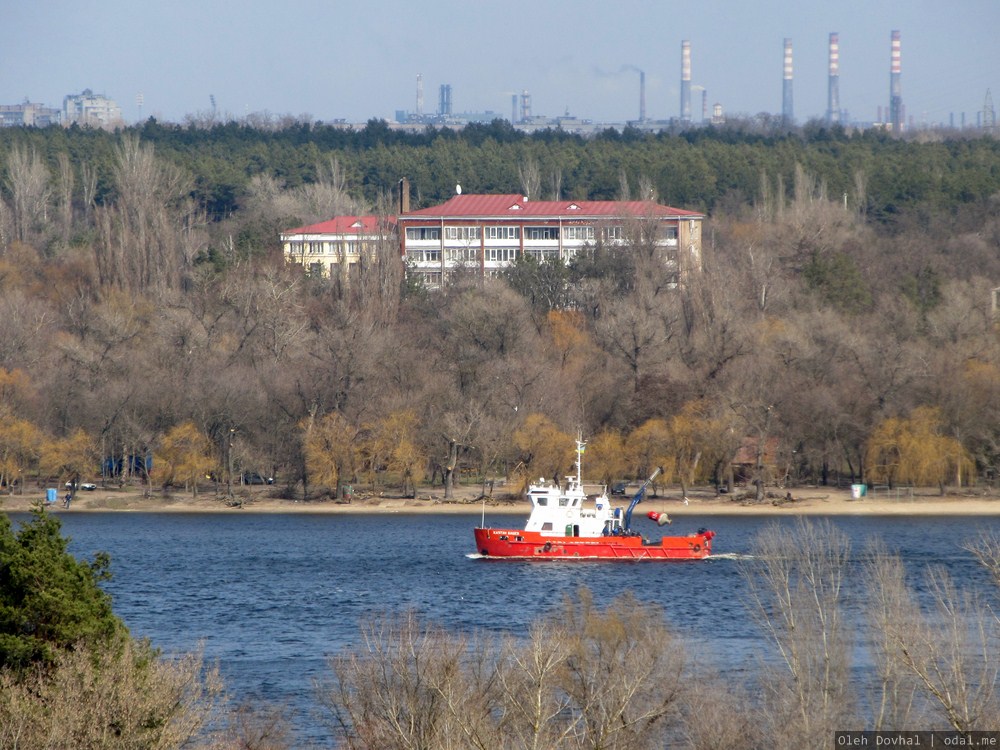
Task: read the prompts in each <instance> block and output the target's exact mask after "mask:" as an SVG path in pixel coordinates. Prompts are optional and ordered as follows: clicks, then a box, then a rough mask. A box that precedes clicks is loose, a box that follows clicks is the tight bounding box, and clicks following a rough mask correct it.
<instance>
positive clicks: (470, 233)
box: [444, 227, 479, 240]
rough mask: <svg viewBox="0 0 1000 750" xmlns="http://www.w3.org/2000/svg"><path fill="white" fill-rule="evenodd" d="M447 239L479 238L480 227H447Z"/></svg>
mask: <svg viewBox="0 0 1000 750" xmlns="http://www.w3.org/2000/svg"><path fill="white" fill-rule="evenodd" d="M444 238H445V239H446V240H478V239H479V227H445V228H444Z"/></svg>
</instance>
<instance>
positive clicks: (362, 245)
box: [281, 216, 397, 283]
mask: <svg viewBox="0 0 1000 750" xmlns="http://www.w3.org/2000/svg"><path fill="white" fill-rule="evenodd" d="M385 241H389V242H393V243H395V242H396V241H397V240H396V237H395V225H394V223H393V220H392V219H389V220H384V219H380V218H379V217H377V216H337V217H334V218H333V219H330V220H329V221H323V222H320V223H319V224H310V225H309V226H304V227H298V228H296V229H289V230H288V231H287V232H282V233H281V248H282V252H283V254H284V256H285V260H286V261H288V262H290V263H298V264H299V265H301V266H302V267H303V268H304V269H305V270H306V271H307V272H308V273H309V275H310V276H317V277H322V278H336V277H337V276H338V275H339V276H340V278H341V280H343V281H345V282H348V283H349V282H350V280H351V279H352V278H354V277H356V276H357V274H358V271H359V269H360V263H361V262H362V259H363V258H365V257H371V256H372V254H373V253H374V252H375V249H376V248H377V247H378V243H380V242H385Z"/></svg>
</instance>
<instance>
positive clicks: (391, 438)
mask: <svg viewBox="0 0 1000 750" xmlns="http://www.w3.org/2000/svg"><path fill="white" fill-rule="evenodd" d="M417 426H418V422H417V415H416V413H415V412H414V411H413V410H411V409H405V410H401V411H394V412H392V413H391V414H389V415H388V416H387V417H385V418H384V419H382V420H380V421H379V422H378V423H376V424H375V425H373V426H372V428H371V430H370V435H369V438H368V440H366V441H365V447H364V453H365V457H366V459H367V461H368V465H369V470H370V471H371V473H372V474H373V475H375V476H376V477H377V476H378V475H379V474H380V473H382V471H383V470H384V471H386V472H388V473H390V474H393V475H395V476H397V477H399V481H400V485H401V490H402V492H403V494H404V495H405V494H406V493H407V491H409V492H410V493H411V495H410V496H411V497H414V496H416V493H417V485H416V483H417V482H418V481H421V480H422V479H423V478H424V474H425V472H424V466H425V465H426V463H427V457H426V456H425V455H424V453H423V452H422V451H421V450H420V447H419V444H418V442H417Z"/></svg>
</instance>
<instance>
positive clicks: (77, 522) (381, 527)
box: [62, 512, 1000, 743]
mask: <svg viewBox="0 0 1000 750" xmlns="http://www.w3.org/2000/svg"><path fill="white" fill-rule="evenodd" d="M62 520H63V530H64V533H65V534H67V535H68V536H69V537H70V538H71V543H70V550H71V551H72V552H73V553H74V554H75V555H77V556H78V557H85V558H90V557H92V556H93V554H94V553H95V552H97V551H105V552H108V553H109V554H110V555H111V560H112V572H113V576H114V577H113V579H112V580H111V581H109V582H108V583H107V584H105V587H106V589H107V590H108V591H109V592H110V594H111V595H112V597H113V600H114V609H115V611H116V613H117V614H118V615H119V616H120V617H122V618H123V619H124V621H125V622H126V624H127V625H128V627H129V628H130V630H131V631H132V634H133V635H135V636H146V637H149V638H150V639H151V640H152V642H153V643H154V644H155V645H157V646H159V647H160V648H162V649H163V650H164V651H165V652H167V653H171V652H184V651H190V650H193V649H196V648H198V647H199V645H201V646H202V647H203V648H204V652H205V655H206V657H207V658H208V659H209V660H212V661H218V663H219V665H220V668H221V671H222V674H223V676H224V678H225V679H226V682H227V685H228V687H229V689H230V692H231V693H232V695H233V696H234V699H235V700H236V701H237V702H244V701H246V702H261V701H266V702H273V703H278V704H282V705H285V706H287V707H288V708H289V709H290V710H291V712H292V718H293V722H294V726H295V728H296V731H297V732H300V733H302V735H303V736H307V737H309V738H310V740H311V741H315V742H323V743H326V742H328V737H326V736H324V734H323V732H324V730H323V729H321V728H320V727H319V723H320V722H319V720H318V719H317V717H316V710H315V705H316V702H315V699H314V687H313V685H314V681H315V680H316V679H323V678H324V677H326V676H327V675H328V674H329V670H328V667H327V660H328V658H329V657H330V656H331V655H333V654H336V653H337V652H338V651H340V650H341V649H345V648H351V647H352V645H353V644H355V643H356V642H357V634H358V624H359V621H360V620H361V619H363V618H365V617H367V616H369V615H372V614H374V613H382V612H399V611H402V610H405V609H407V608H411V609H415V610H416V611H418V612H419V613H420V614H422V615H423V616H425V617H426V618H428V619H430V620H433V621H434V622H437V623H439V624H441V625H443V626H445V627H447V628H451V629H457V630H463V631H470V630H476V629H480V630H485V631H492V632H512V633H515V634H517V633H524V632H526V627H527V625H528V624H529V623H530V622H531V621H532V620H534V619H535V618H538V617H540V616H544V615H545V614H546V613H547V612H549V611H551V610H552V609H553V608H554V607H555V606H556V605H557V604H558V603H559V602H560V601H561V599H562V597H563V595H564V594H567V593H573V592H575V591H577V590H578V589H579V588H580V587H581V586H586V587H589V588H590V589H591V591H592V592H593V594H594V598H595V600H596V601H598V602H602V601H609V600H611V599H613V598H614V597H615V596H616V595H617V594H618V593H619V592H622V591H626V590H630V591H632V592H634V593H635V594H636V595H637V596H638V597H639V599H641V600H643V601H648V602H653V603H656V604H658V605H660V606H662V608H663V610H664V612H665V614H666V617H667V620H668V623H669V624H670V625H671V626H672V627H673V628H674V630H675V631H676V632H678V633H679V634H680V635H682V636H684V638H685V640H686V642H687V643H688V644H689V646H690V648H692V649H694V650H695V651H696V652H698V653H700V654H701V655H702V657H703V658H710V659H712V660H713V661H715V662H717V663H718V664H719V667H720V669H727V668H732V669H736V670H738V669H740V667H741V666H743V665H745V662H746V659H747V658H749V657H750V655H751V654H753V653H755V652H757V651H759V650H760V648H759V647H760V634H759V632H758V631H757V630H756V629H755V627H754V625H753V624H752V622H751V620H750V618H749V617H748V613H747V611H746V609H745V606H744V603H743V598H742V594H743V590H744V583H743V579H742V578H741V576H740V571H739V559H740V558H741V556H743V555H745V554H747V553H748V552H749V549H750V545H751V541H752V538H753V536H754V535H755V534H756V533H757V532H758V531H760V530H761V529H762V528H763V527H764V526H765V525H767V524H770V523H780V524H789V525H791V524H792V523H794V521H793V519H791V518H782V519H779V520H776V519H774V518H773V517H763V516H761V517H757V516H750V517H748V516H714V517H712V518H710V519H708V522H707V523H705V525H707V526H709V527H710V528H712V529H713V530H715V531H716V532H717V534H718V536H717V537H716V540H715V543H714V550H715V553H716V557H714V558H712V559H709V560H707V561H704V562H689V563H651V562H634V563H607V562H605V563H600V562H576V563H572V562H561V563H551V562H549V563H544V562H543V563H539V562H535V563H532V562H511V561H499V560H482V559H472V558H470V557H469V553H472V552H474V549H473V544H472V528H473V526H475V525H478V523H479V521H480V518H479V516H478V515H475V516H473V515H455V516H447V515H445V516H442V515H433V516H429V515H404V514H400V515H388V516H387V515H377V516H376V515H372V516H364V515H329V514H326V515H303V514H289V515H279V514H249V513H246V514H244V513H240V512H233V513H232V514H211V515H205V514H190V515H188V514H174V513H169V514H168V513H163V514H156V513H128V514H125V513H106V514H102V513H86V514H83V513H80V514H74V513H66V514H64V515H63V516H62ZM830 520H831V521H832V522H833V523H834V524H835V525H836V526H837V527H838V528H839V529H841V530H842V531H843V532H844V533H845V534H847V535H848V537H849V538H850V539H851V540H852V545H853V546H854V547H855V548H856V549H861V548H863V547H864V546H865V544H866V540H867V539H869V538H871V537H880V538H882V539H883V540H885V542H886V543H887V544H888V546H889V547H890V548H891V549H895V550H898V551H899V553H900V554H901V556H902V557H903V559H904V560H905V561H906V562H907V564H908V565H909V566H910V567H911V569H916V568H918V567H920V566H921V565H922V564H923V563H931V564H937V565H943V566H945V567H946V568H947V569H948V570H949V571H950V572H951V573H952V574H953V576H954V577H955V579H956V580H958V581H960V582H962V583H963V585H969V586H980V585H981V586H983V587H987V586H988V585H989V584H988V582H987V578H986V576H985V573H984V572H983V571H981V569H980V568H979V567H978V566H977V564H976V563H975V562H974V561H973V560H972V558H971V556H970V555H969V554H968V553H967V552H965V551H964V550H962V549H961V547H960V545H961V544H962V543H963V542H964V541H966V540H969V539H974V538H976V537H977V536H978V535H979V534H980V533H981V532H982V531H993V532H995V533H1000V518H997V517H990V518H978V517H961V518H958V517H955V518H941V517H933V518H931V517H923V518H921V517H916V518H900V517H892V518H883V517H868V516H865V517H854V516H852V517H835V518H831V519H830ZM487 521H488V522H489V518H487ZM494 522H495V525H507V524H508V523H509V520H508V519H507V518H496V519H494ZM697 525H700V524H699V523H698V522H696V521H687V520H685V519H684V518H678V519H677V521H676V523H675V527H674V532H672V533H687V532H689V531H693V530H694V529H695V527H696V526H697ZM688 526H690V527H691V528H687V527H688ZM651 533H652V532H651Z"/></svg>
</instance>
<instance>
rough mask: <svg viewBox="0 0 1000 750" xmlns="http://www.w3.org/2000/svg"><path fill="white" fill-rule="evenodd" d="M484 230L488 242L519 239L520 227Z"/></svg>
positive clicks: (487, 228)
mask: <svg viewBox="0 0 1000 750" xmlns="http://www.w3.org/2000/svg"><path fill="white" fill-rule="evenodd" d="M485 229H486V239H488V240H519V239H521V227H486V228H485Z"/></svg>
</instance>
